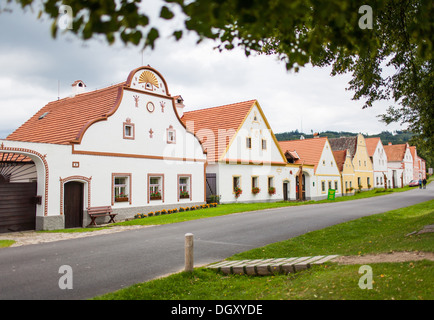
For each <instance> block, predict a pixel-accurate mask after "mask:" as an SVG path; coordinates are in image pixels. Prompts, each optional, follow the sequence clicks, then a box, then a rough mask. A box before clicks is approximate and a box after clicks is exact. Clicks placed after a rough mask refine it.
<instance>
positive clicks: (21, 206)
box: [0, 182, 37, 233]
mask: <svg viewBox="0 0 434 320" xmlns="http://www.w3.org/2000/svg"><path fill="white" fill-rule="evenodd" d="M36 185H37V184H36V182H26V183H0V233H4V232H12V231H23V230H34V229H35V224H36V202H35V196H36Z"/></svg>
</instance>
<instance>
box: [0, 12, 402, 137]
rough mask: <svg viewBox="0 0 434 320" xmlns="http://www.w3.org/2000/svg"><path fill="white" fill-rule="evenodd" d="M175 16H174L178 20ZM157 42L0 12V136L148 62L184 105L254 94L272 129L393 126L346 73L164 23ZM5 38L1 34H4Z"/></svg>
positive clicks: (197, 105)
mask: <svg viewBox="0 0 434 320" xmlns="http://www.w3.org/2000/svg"><path fill="white" fill-rule="evenodd" d="M176 23H177V24H178V23H179V22H176ZM169 25H170V23H168V24H167V25H165V26H164V28H163V29H162V30H163V31H162V33H161V34H163V37H162V38H161V39H159V40H158V41H157V43H156V49H155V50H154V51H152V50H148V49H147V50H145V51H144V52H142V51H141V50H140V48H138V47H133V46H123V45H122V44H117V45H114V46H109V45H107V44H106V43H105V42H103V41H97V40H91V41H88V42H83V41H80V40H78V39H76V38H74V37H73V36H71V35H69V36H68V35H67V36H64V35H63V36H59V37H58V39H56V40H53V39H51V36H50V32H49V23H47V22H40V21H37V20H36V18H35V15H34V14H29V13H26V14H23V13H21V12H20V11H19V10H15V11H14V13H13V14H10V15H4V14H2V19H1V20H0V30H1V29H2V30H5V28H6V27H7V29H8V30H9V31H8V32H7V34H6V35H5V37H4V39H2V42H1V43H0V52H1V54H0V69H1V70H2V74H1V77H0V111H1V112H2V116H1V117H0V138H1V137H4V136H5V135H6V134H8V133H10V132H11V131H12V130H14V129H15V128H17V127H18V126H19V125H20V124H21V123H23V122H25V121H26V120H27V119H28V118H30V117H31V116H32V115H33V114H34V113H35V112H36V111H37V110H39V108H41V107H42V106H43V105H45V104H46V103H48V102H49V101H51V100H55V99H56V98H57V96H58V92H57V89H58V83H59V81H60V97H64V96H67V95H69V93H70V85H71V84H72V83H73V82H74V81H75V80H78V79H80V80H83V81H84V82H85V83H86V85H87V86H88V89H89V90H93V89H96V88H101V87H105V86H108V85H111V84H113V83H118V82H121V81H125V80H126V78H127V76H128V74H129V72H130V71H131V70H133V69H135V68H137V67H139V66H140V65H141V64H142V62H143V64H144V65H148V64H149V65H151V66H152V67H154V68H155V69H157V70H158V71H159V72H160V73H161V74H162V75H163V76H164V77H165V79H166V81H167V83H168V86H169V90H170V93H171V94H172V95H177V94H181V95H182V96H183V98H184V99H185V103H186V105H187V108H188V109H190V110H191V109H197V108H204V107H212V106H218V105H223V104H228V103H234V102H239V101H244V100H250V99H257V100H258V101H259V103H260V105H261V107H262V108H263V109H264V112H265V115H266V116H267V118H268V120H269V122H270V125H271V127H272V129H273V131H274V132H275V133H277V132H284V131H291V130H295V129H298V130H300V129H301V126H302V127H303V131H305V132H306V133H309V132H310V130H314V131H325V130H334V131H351V132H362V133H378V132H380V131H383V130H396V129H398V128H399V126H392V127H386V126H385V125H384V124H383V123H380V122H378V119H377V118H376V115H377V114H380V113H383V112H384V110H385V105H386V104H378V106H376V107H374V108H370V109H366V110H362V104H363V103H362V101H352V100H351V98H352V92H348V91H346V90H345V88H346V87H347V83H348V80H349V79H350V76H349V75H344V76H337V77H330V75H329V73H330V72H329V71H330V70H329V69H326V68H324V69H320V68H311V67H306V68H302V69H301V70H300V72H299V73H298V74H295V73H290V72H287V71H286V70H285V66H284V64H283V63H279V62H278V61H277V60H276V59H275V57H273V56H265V55H264V56H262V55H261V56H251V57H248V58H247V57H246V56H245V55H244V53H243V52H242V51H241V50H238V49H235V50H233V51H229V52H222V53H220V52H218V51H217V50H213V47H214V44H213V42H212V41H204V42H203V43H202V44H200V45H196V36H194V35H186V34H185V37H184V38H183V39H182V40H181V41H180V42H176V41H175V40H173V37H170V36H169V35H170V32H169V31H168V30H169V29H168V26H169ZM2 38H3V35H2Z"/></svg>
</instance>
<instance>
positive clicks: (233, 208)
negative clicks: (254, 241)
mask: <svg viewBox="0 0 434 320" xmlns="http://www.w3.org/2000/svg"><path fill="white" fill-rule="evenodd" d="M411 189H414V188H410V187H404V188H397V189H388V190H387V191H385V190H384V189H373V190H368V191H362V192H359V193H355V194H354V195H351V196H343V197H337V198H336V199H335V200H327V199H325V200H318V201H314V200H309V201H278V202H262V203H232V204H220V205H218V206H217V207H215V208H208V209H198V210H194V211H185V212H177V213H173V214H166V215H159V216H152V217H147V218H141V219H132V220H129V221H122V222H116V223H115V224H114V225H120V226H129V225H162V224H169V223H177V222H184V221H189V220H196V219H202V218H210V217H215V216H222V215H227V214H233V213H240V212H247V211H255V210H264V209H273V208H282V207H289V206H300V205H313V204H321V203H333V202H341V201H350V200H357V199H365V198H371V197H377V196H382V195H386V194H390V193H393V192H403V191H408V190H411Z"/></svg>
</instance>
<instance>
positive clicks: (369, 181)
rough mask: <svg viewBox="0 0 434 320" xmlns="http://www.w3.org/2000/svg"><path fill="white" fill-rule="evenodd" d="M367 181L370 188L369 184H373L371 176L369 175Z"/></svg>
mask: <svg viewBox="0 0 434 320" xmlns="http://www.w3.org/2000/svg"><path fill="white" fill-rule="evenodd" d="M367 182H368V188H369V186H370V184H371V178H369V177H368V179H367Z"/></svg>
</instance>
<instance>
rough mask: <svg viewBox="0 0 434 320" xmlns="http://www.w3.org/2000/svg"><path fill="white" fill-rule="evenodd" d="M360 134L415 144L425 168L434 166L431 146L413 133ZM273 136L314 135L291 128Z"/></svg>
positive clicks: (343, 134) (328, 134)
mask: <svg viewBox="0 0 434 320" xmlns="http://www.w3.org/2000/svg"><path fill="white" fill-rule="evenodd" d="M362 134H363V136H364V137H365V138H376V137H380V139H381V141H382V142H383V144H384V145H387V144H388V143H389V142H391V143H392V144H403V143H407V142H408V144H409V145H411V146H416V148H417V154H418V156H420V157H422V158H423V159H425V161H426V167H427V168H432V167H434V159H433V158H432V157H431V154H432V150H431V149H432V146H429V145H426V144H423V141H422V142H421V141H420V139H417V138H418V136H417V135H415V134H414V133H411V132H408V131H400V130H397V131H394V132H390V131H382V132H381V133H379V134H371V135H369V134H364V133H363V132H362ZM318 135H319V136H320V137H327V138H329V139H331V138H339V137H351V136H356V135H357V133H354V132H346V131H323V132H318ZM275 136H276V139H277V140H278V141H286V140H298V139H300V138H301V137H302V136H303V137H304V138H305V139H309V138H313V137H314V132H313V131H311V133H304V132H303V133H302V132H300V131H298V130H293V131H289V132H282V133H276V134H275Z"/></svg>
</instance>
